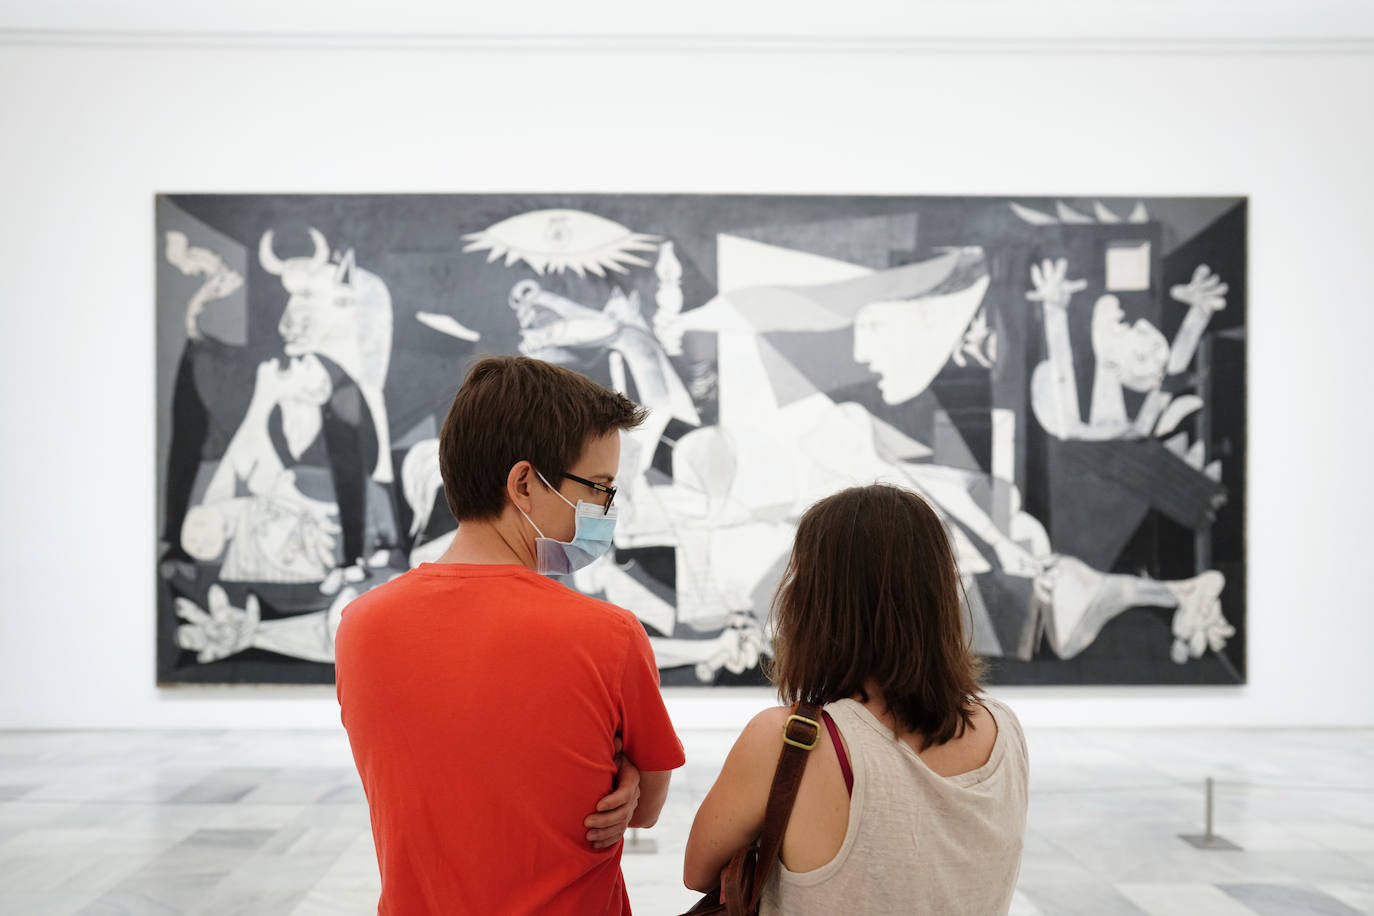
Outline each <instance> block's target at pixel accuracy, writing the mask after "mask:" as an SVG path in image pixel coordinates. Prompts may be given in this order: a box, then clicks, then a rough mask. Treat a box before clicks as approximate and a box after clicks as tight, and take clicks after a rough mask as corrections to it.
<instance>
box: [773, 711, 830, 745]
mask: <svg viewBox="0 0 1374 916" xmlns="http://www.w3.org/2000/svg"><path fill="white" fill-rule="evenodd" d="M794 721H796V722H801V723H802V724H804V725H809V726H811V727H812V728H813V729H815V730H816V731H815V734H814V736H813V737H812V738H811V743H810V744H804V743H802V742H801V741H798V740H797V739H795V738H793V737H792V736H791V735H789V734H787V732H788V731H789V730H790V729H791V728H792V723H793V722H794ZM820 742H821V723H819V722H817V721H816V720H815V719H808V718H807V717H806V716H799V715H797V714H795V713H793V714H792V715H790V716H788V717H787V721H786V722H785V723H783V726H782V743H783V744H790V745H792V746H793V747H799V748H801V749H802V750H804V751H809V750H811V749H812V748H814V747H815V746H816V745H817V744H820Z"/></svg>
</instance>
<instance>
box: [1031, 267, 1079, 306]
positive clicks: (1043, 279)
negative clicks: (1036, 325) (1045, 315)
mask: <svg viewBox="0 0 1374 916" xmlns="http://www.w3.org/2000/svg"><path fill="white" fill-rule="evenodd" d="M1068 273H1069V262H1068V260H1067V259H1065V258H1060V259H1059V260H1057V261H1051V260H1050V259H1049V258H1046V259H1045V260H1043V261H1041V262H1040V263H1039V264H1032V265H1031V285H1032V286H1033V287H1035V288H1034V289H1032V290H1030V291H1029V292H1027V293H1026V298H1027V299H1029V300H1031V301H1032V302H1043V303H1044V304H1045V307H1046V308H1056V309H1066V308H1068V307H1069V300H1070V299H1072V298H1073V294H1074V293H1076V292H1079V291H1081V290H1083V289H1085V288H1086V287H1087V285H1088V281H1087V280H1070V279H1068Z"/></svg>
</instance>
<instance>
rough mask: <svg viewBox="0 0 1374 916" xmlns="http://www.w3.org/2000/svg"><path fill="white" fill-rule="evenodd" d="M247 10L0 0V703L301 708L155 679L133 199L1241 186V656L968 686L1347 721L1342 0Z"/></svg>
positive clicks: (1349, 610) (1362, 103)
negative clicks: (1088, 677)
mask: <svg viewBox="0 0 1374 916" xmlns="http://www.w3.org/2000/svg"><path fill="white" fill-rule="evenodd" d="M30 6H31V7H33V8H32V9H30V8H27V7H30ZM198 6H205V7H206V8H205V9H199V8H197V7H198ZM282 6H283V7H284V8H283V9H282V10H278V9H276V8H275V7H276V5H275V4H267V3H256V4H255V3H238V4H232V5H231V4H221V5H217V6H216V8H215V9H210V8H209V7H210V5H190V4H173V3H171V2H169V0H168V2H157V3H144V4H136V5H133V6H130V5H128V4H121V5H108V6H106V5H102V4H97V3H93V2H49V3H43V4H38V3H31V4H25V5H24V7H21V6H20V5H19V4H15V3H7V4H5V5H3V7H0V309H2V310H3V319H4V320H3V324H2V325H0V435H2V436H3V450H2V451H0V573H2V575H0V727H24V728H48V727H110V728H123V727H153V726H156V727H181V726H185V727H226V726H261V727H288V726H311V727H328V726H331V725H334V724H336V723H337V707H336V705H335V703H334V699H333V693H332V690H330V689H328V688H288V687H274V688H253V687H246V688H245V687H238V688H228V687H223V688H194V687H182V688H175V689H164V688H158V687H156V686H155V685H154V617H155V600H154V583H155V578H154V577H155V574H156V570H155V563H156V557H155V548H156V543H155V536H156V530H155V526H154V517H153V516H154V508H153V506H154V481H155V474H154V466H153V450H154V443H155V430H154V422H155V413H154V410H155V405H154V395H153V380H154V352H153V346H154V329H153V276H154V237H153V195H154V193H155V192H159V191H207V192H236V191H237V192H352V191H358V192H362V191H368V192H480V191H522V190H532V191H625V192H637V191H643V192H652V191H683V192H784V193H832V194H833V193H856V194H1020V195H1052V194H1061V195H1064V196H1079V195H1102V196H1117V195H1126V196H1135V195H1139V196H1151V195H1218V194H1224V195H1235V194H1243V195H1248V196H1249V197H1250V246H1251V247H1250V264H1251V267H1250V278H1249V294H1250V302H1249V317H1248V321H1247V324H1248V329H1249V347H1250V350H1249V354H1250V366H1251V369H1250V389H1249V397H1250V440H1249V453H1248V454H1249V487H1250V490H1249V503H1248V505H1249V512H1250V515H1249V518H1248V532H1249V533H1248V537H1249V583H1248V588H1249V620H1248V627H1247V629H1248V633H1249V646H1248V673H1249V683H1248V684H1247V685H1245V686H1238V687H1221V688H1216V687H1213V688H1205V689H1201V688H1171V689H1159V688H1101V687H1097V688H1068V687H1059V688H1034V689H1032V688H1021V689H1016V690H1010V689H1007V690H999V691H997V693H998V695H1000V696H1003V697H1005V698H1007V699H1009V700H1010V701H1011V702H1012V703H1013V704H1014V705H1015V706H1016V708H1017V709H1018V710H1019V711H1020V712H1021V714H1022V717H1023V719H1024V720H1025V721H1026V722H1027V724H1029V725H1032V726H1047V725H1111V726H1117V725H1121V726H1140V727H1144V726H1175V725H1182V726H1196V725H1244V726H1285V725H1309V726H1310V725H1331V726H1352V725H1361V726H1371V725H1374V664H1372V663H1371V662H1372V661H1374V536H1371V523H1372V522H1374V495H1371V494H1372V492H1374V488H1371V485H1370V483H1369V477H1370V456H1371V448H1370V446H1371V431H1372V430H1374V422H1371V420H1370V412H1371V408H1372V407H1374V293H1372V292H1371V284H1372V283H1374V273H1372V272H1371V263H1374V158H1371V155H1372V154H1371V150H1374V13H1372V12H1371V11H1370V5H1369V4H1361V3H1302V4H1299V3H1296V2H1292V3H1267V4H1255V3H1248V4H1239V3H1230V2H1224V3H1212V4H1206V5H1205V8H1203V7H1204V5H1202V4H1195V3H1186V4H1185V3H1182V2H1156V3H1149V4H1143V3H1124V2H1123V3H1114V4H1102V3H1091V4H1089V3H1075V2H1062V0H1046V2H1042V3H1038V4H1024V3H1011V2H1002V0H964V2H960V3H949V2H946V3H934V2H916V3H906V4H901V5H895V4H893V5H882V4H877V3H872V2H858V3H850V4H842V5H834V4H832V5H828V6H827V7H825V8H824V9H820V8H817V9H815V10H812V11H808V10H806V9H805V8H802V7H798V6H795V5H792V6H778V5H772V4H756V5H749V4H726V3H723V2H717V0H711V2H705V3H697V4H692V5H690V7H688V5H682V4H674V5H671V7H670V6H668V5H664V6H663V8H662V9H661V10H656V9H655V8H652V7H647V6H646V5H642V4H641V5H631V4H623V3H622V4H608V3H600V4H596V3H593V4H590V5H588V4H555V3H552V2H547V0H545V2H540V3H535V4H525V5H524V6H521V7H518V8H517V7H500V8H498V5H496V4H490V5H483V6H482V7H478V6H475V5H474V6H473V7H472V8H470V9H469V8H467V7H465V6H462V5H454V4H440V3H437V2H433V3H421V2H410V3H393V4H388V5H385V6H379V5H363V4H347V3H344V4H338V3H334V4H326V3H324V2H314V0H312V2H301V3H296V4H291V5H289V9H288V8H285V7H286V6H287V5H282ZM736 7H739V8H738V9H737V8H736ZM1107 10H1110V11H1111V12H1110V18H1109V17H1108V15H1107V13H1106V12H1104V11H1107ZM456 372H457V368H455V373H456ZM457 381H458V379H457V376H456V374H455V385H456V384H457ZM768 702H769V694H768V692H767V691H764V690H754V691H745V692H740V693H722V692H700V691H670V692H669V704H670V708H671V710H672V712H673V713H674V716H675V718H676V719H677V721H678V722H679V725H680V726H682V727H684V728H692V727H719V728H735V727H738V726H739V725H740V724H742V723H743V721H744V720H745V719H747V717H748V716H749V715H750V714H751V713H752V712H753V711H756V710H757V709H758V708H760V707H762V706H763V705H766V704H767V703H768Z"/></svg>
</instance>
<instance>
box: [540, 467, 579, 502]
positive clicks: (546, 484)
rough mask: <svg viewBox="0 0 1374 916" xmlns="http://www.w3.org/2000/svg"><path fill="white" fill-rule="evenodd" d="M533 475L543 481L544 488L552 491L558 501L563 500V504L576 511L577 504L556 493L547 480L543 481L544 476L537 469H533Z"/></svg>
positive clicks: (555, 489)
mask: <svg viewBox="0 0 1374 916" xmlns="http://www.w3.org/2000/svg"><path fill="white" fill-rule="evenodd" d="M534 473H535V474H537V475H538V476H539V479H540V480H543V481H544V486H546V487H548V488H549V489H550V490H552V491H553V492H554V494H555V495H556V496H557V497H558V498H559V499H561V500H563V502H565V503H567V504H568V505H570V506H572V507H573V510H574V511H575V510H576V509H577V504H576V503H574V502H573V501H572V500H570V499H568V497H566V496H564V495H563V494H562V493H559V492H558V488H557V487H555V486H554V485H553V484H551V483H549V482H548V480H545V478H544V475H543V474H540V473H539V469H538V468H535V469H534Z"/></svg>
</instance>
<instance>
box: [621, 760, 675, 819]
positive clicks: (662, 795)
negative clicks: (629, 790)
mask: <svg viewBox="0 0 1374 916" xmlns="http://www.w3.org/2000/svg"><path fill="white" fill-rule="evenodd" d="M672 775H673V771H672V770H659V771H658V772H650V773H640V774H639V806H638V807H637V808H635V813H634V817H632V818H630V826H631V827H652V826H653V825H654V824H657V823H658V815H659V814H660V813H661V812H662V811H663V803H664V802H665V801H667V800H668V780H669V779H670V778H671V777H672Z"/></svg>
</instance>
